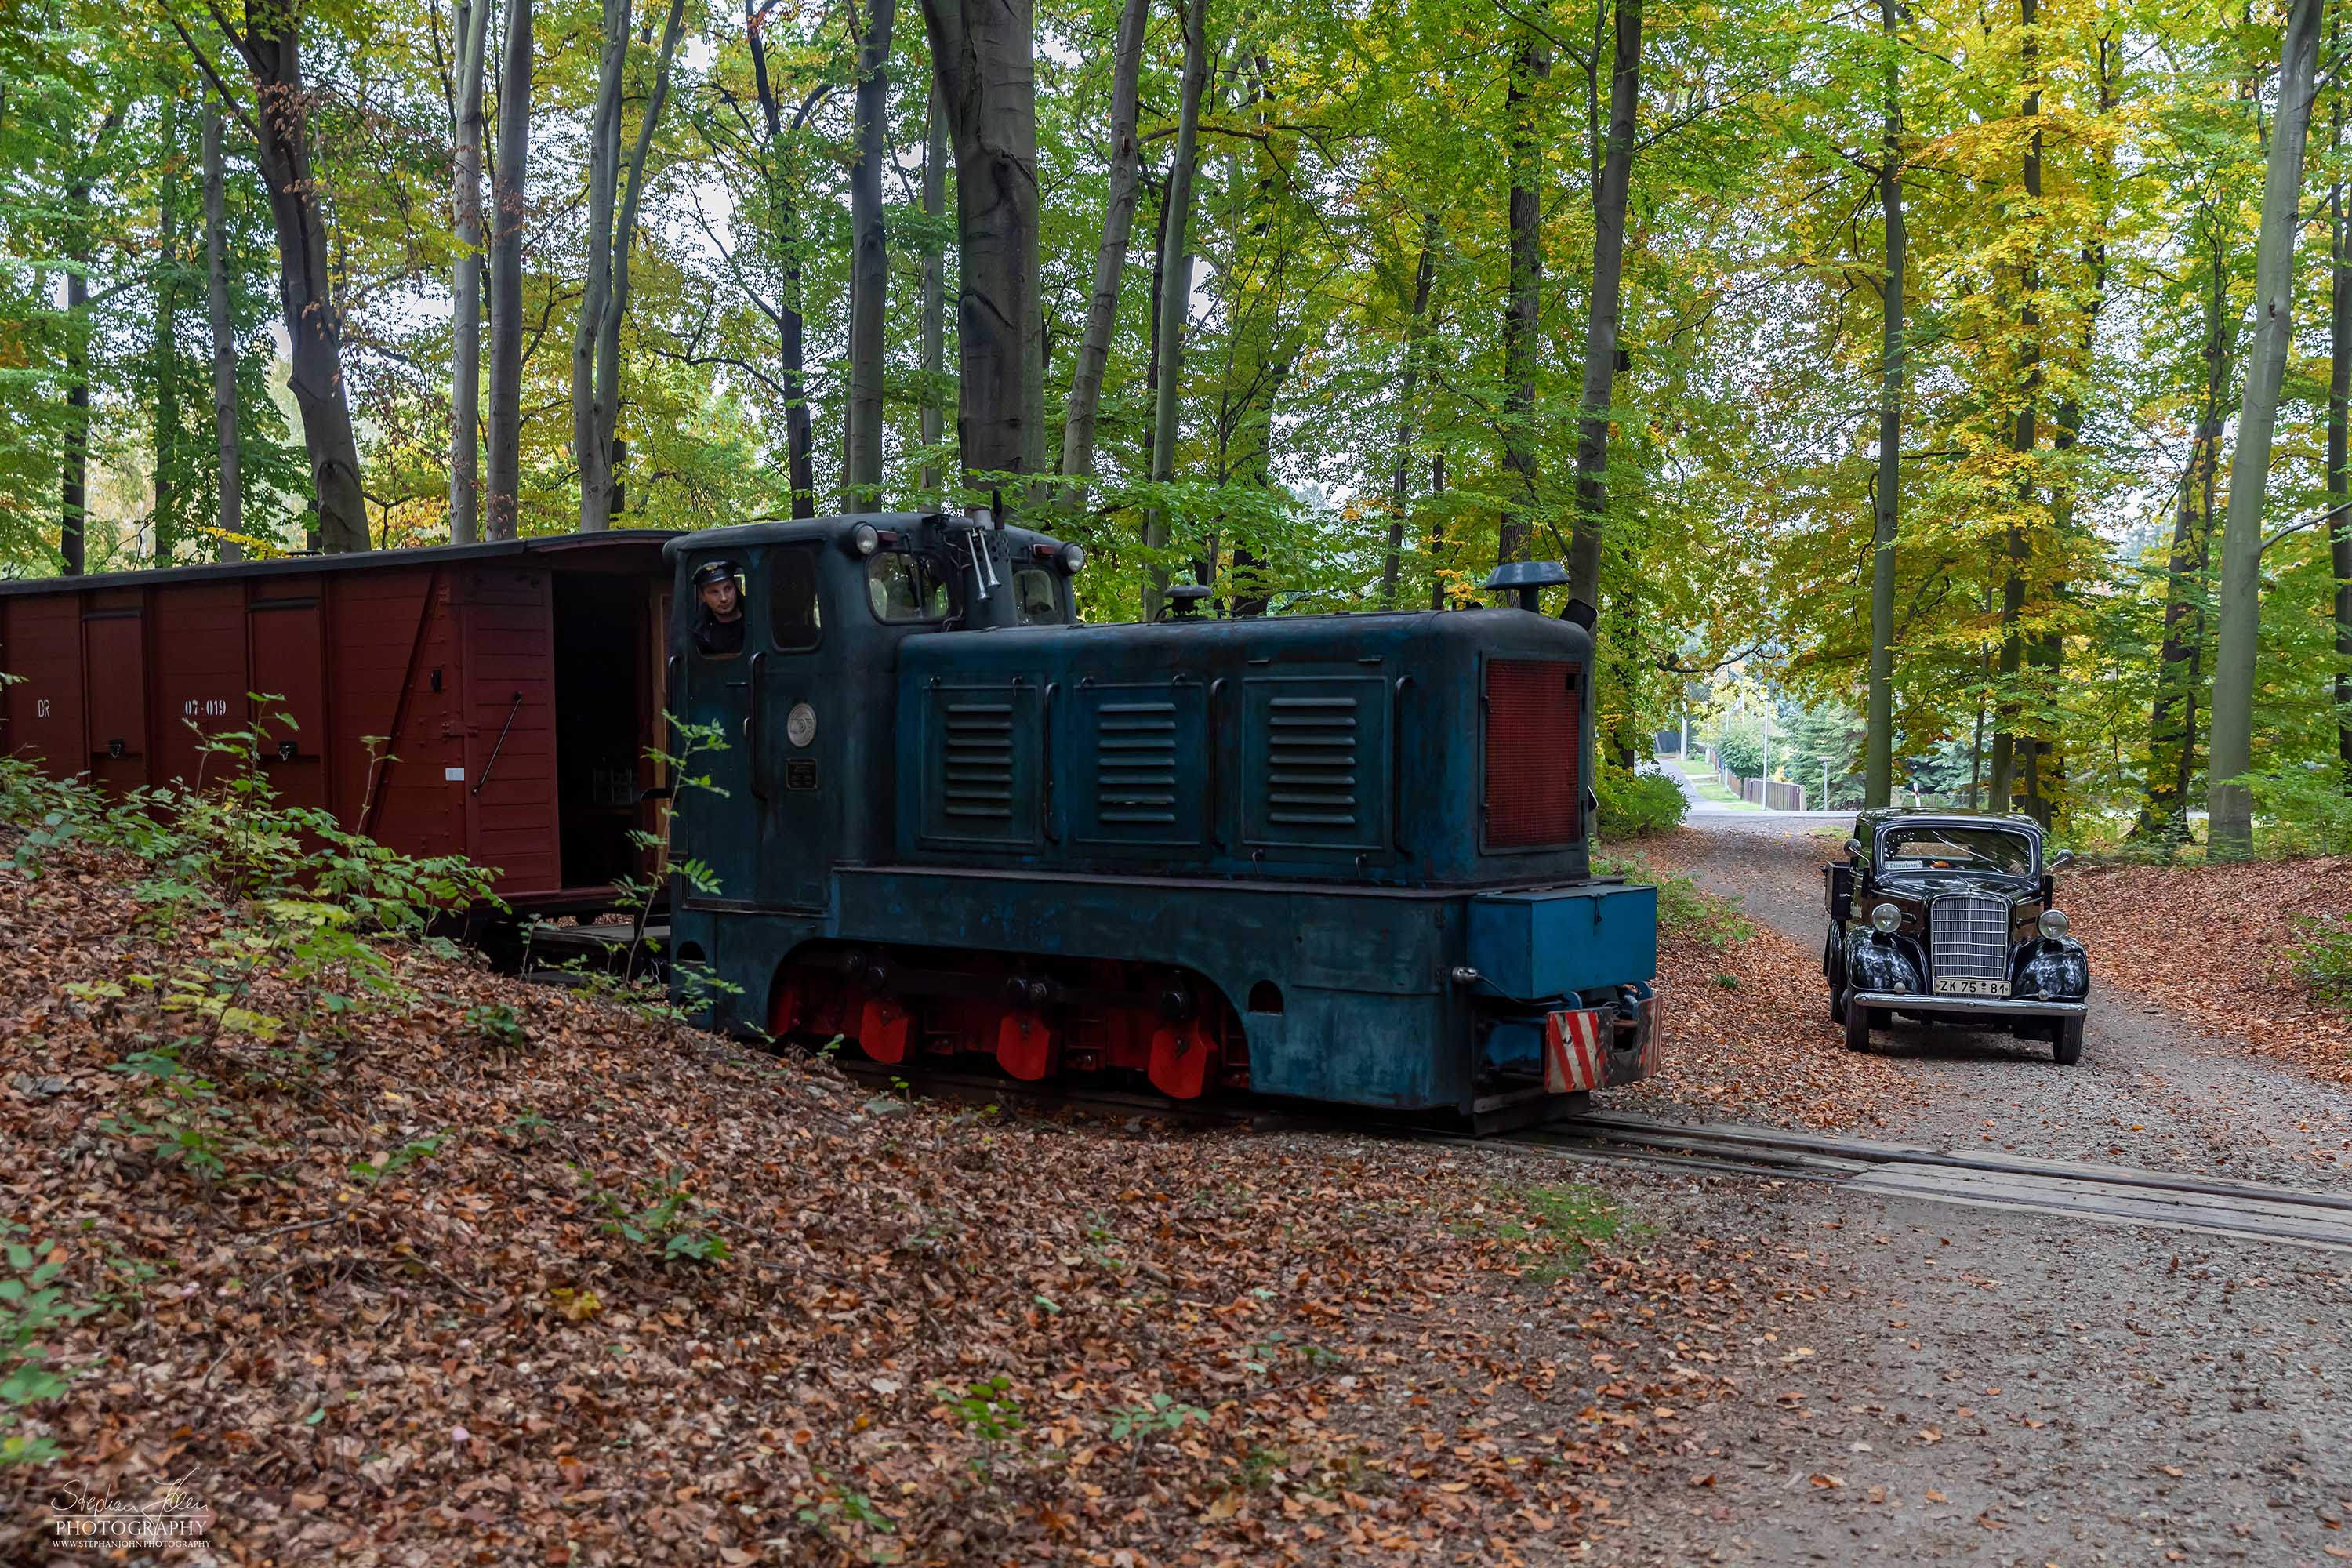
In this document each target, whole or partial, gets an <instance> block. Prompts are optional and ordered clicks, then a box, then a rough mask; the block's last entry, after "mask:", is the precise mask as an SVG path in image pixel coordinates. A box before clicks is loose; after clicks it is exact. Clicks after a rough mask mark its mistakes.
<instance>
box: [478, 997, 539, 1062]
mask: <svg viewBox="0 0 2352 1568" xmlns="http://www.w3.org/2000/svg"><path fill="white" fill-rule="evenodd" d="M466 1030H467V1033H468V1034H471V1035H472V1036H474V1037H476V1038H477V1039H479V1040H481V1041H483V1042H484V1043H485V1044H488V1045H493V1046H498V1047H501V1048H503V1049H506V1050H514V1049H517V1048H519V1047H522V1046H524V1045H527V1044H529V1043H530V1030H529V1029H527V1028H525V1027H523V1022H522V1018H521V1016H520V1015H518V1014H517V1013H516V1012H515V1010H514V1009H513V1008H512V1007H510V1006H509V1005H507V1004H505V1003H504V1002H485V1003H481V1004H479V1005H476V1006H472V1007H468V1008H467V1009H466Z"/></svg>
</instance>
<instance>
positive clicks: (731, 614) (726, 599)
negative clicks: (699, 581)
mask: <svg viewBox="0 0 2352 1568" xmlns="http://www.w3.org/2000/svg"><path fill="white" fill-rule="evenodd" d="M702 607H703V608H704V609H706V610H709V612H710V618H711V619H712V620H715V621H732V620H736V619H739V618H740V617H741V616H742V614H743V590H742V589H741V588H740V587H739V586H738V585H737V584H736V582H735V579H734V578H732V577H714V578H713V579H711V580H710V581H709V582H708V583H705V584H703V585H702Z"/></svg>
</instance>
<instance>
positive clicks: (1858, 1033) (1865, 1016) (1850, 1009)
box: [1841, 993, 1870, 1051]
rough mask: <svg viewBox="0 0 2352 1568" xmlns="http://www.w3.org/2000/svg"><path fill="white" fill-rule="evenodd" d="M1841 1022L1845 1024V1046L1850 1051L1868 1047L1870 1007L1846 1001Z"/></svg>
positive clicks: (1863, 1049) (1864, 1049)
mask: <svg viewBox="0 0 2352 1568" xmlns="http://www.w3.org/2000/svg"><path fill="white" fill-rule="evenodd" d="M1841 994H1842V993H1841ZM1843 1023H1844V1025H1845V1048H1846V1049H1847V1050H1850V1051H1866V1050H1868V1049H1870V1009H1869V1008H1867V1007H1865V1006H1864V1005H1861V1004H1860V1003H1858V1002H1853V1001H1848V1002H1846V1004H1845V1017H1844V1019H1843Z"/></svg>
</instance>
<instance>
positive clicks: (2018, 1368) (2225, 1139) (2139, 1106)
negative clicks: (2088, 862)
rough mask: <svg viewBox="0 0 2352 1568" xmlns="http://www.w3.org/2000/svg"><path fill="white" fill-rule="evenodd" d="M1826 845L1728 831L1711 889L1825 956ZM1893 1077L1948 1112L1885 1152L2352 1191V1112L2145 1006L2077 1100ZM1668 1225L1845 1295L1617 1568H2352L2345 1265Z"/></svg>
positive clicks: (1918, 1066) (1823, 1311)
mask: <svg viewBox="0 0 2352 1568" xmlns="http://www.w3.org/2000/svg"><path fill="white" fill-rule="evenodd" d="M1702 826H1703V829H1704V832H1705V834H1706V837H1705V839H1704V841H1703V850H1702V853H1701V855H1700V857H1699V858H1698V859H1697V861H1696V863H1695V864H1693V865H1692V866H1691V867H1690V869H1691V870H1693V872H1694V873H1695V874H1696V875H1697V877H1698V879H1699V880H1700V882H1701V884H1702V885H1703V886H1705V887H1707V888H1708V889H1712V890H1715V891H1717V892H1726V893H1738V894H1739V895H1740V896H1741V897H1742V899H1743V900H1745V903H1746V905H1747V907H1748V910H1749V911H1750V912H1751V913H1752V914H1754V915H1755V916H1756V917H1757V918H1759V919H1760V920H1762V921H1767V922H1769V924H1771V925H1773V926H1775V927H1778V928H1779V929H1780V930H1782V931H1786V932H1788V933H1789V934H1790V935H1791V936H1792V937H1795V938H1798V939H1799V940H1800V941H1801V942H1805V943H1806V944H1807V945H1806V949H1805V951H1807V952H1811V951H1812V949H1813V948H1814V947H1816V946H1818V944H1819V942H1820V941H1821V937H1822V923H1823V922H1822V916H1821V914H1820V903H1821V890H1820V889H1821V881H1820V872H1819V866H1820V864H1821V862H1822V860H1823V859H1825V858H1827V854H1828V850H1829V847H1830V843H1831V842H1832V841H1830V840H1824V839H1822V838H1817V837H1807V834H1808V832H1809V830H1811V829H1815V828H1817V827H1818V826H1820V824H1819V823H1818V822H1817V821H1816V822H1800V823H1790V822H1789V821H1787V820H1785V819H1776V818H1774V817H1769V816H1735V815H1733V814H1729V813H1725V814H1722V815H1719V816H1709V817H1708V818H1706V820H1705V821H1704V823H1703V825H1702ZM2062 903H2063V888H2062ZM2096 965H2097V955H2096V954H2093V971H2094V973H2096ZM1669 1048H1671V1047H1669ZM1877 1048H1878V1049H1880V1050H1882V1051H1885V1052H1887V1053H1889V1054H1891V1055H1894V1056H1895V1057H1896V1058H1898V1059H1901V1060H1903V1061H1905V1062H1906V1063H1908V1064H1910V1065H1911V1068H1912V1070H1914V1071H1916V1073H1917V1074H1918V1075H1919V1079H1920V1081H1921V1084H1922V1087H1923V1088H1924V1089H1927V1093H1928V1099H1929V1104H1928V1107H1927V1109H1926V1110H1924V1111H1922V1112H1921V1113H1920V1114H1919V1115H1918V1117H1917V1119H1916V1122H1915V1123H1914V1124H1913V1125H1909V1126H1906V1127H1900V1128H1894V1129H1888V1130H1886V1131H1884V1132H1881V1133H1877V1134H1874V1135H1875V1136H1879V1137H1885V1138H1889V1139H1895V1138H1900V1139H1903V1140H1907V1141H1910V1142H1921V1143H1928V1144H1937V1145H1942V1146H1948V1147H1954V1148H1963V1149H1965V1148H1971V1147H1973V1148H1977V1149H1984V1148H1987V1147H1997V1148H2001V1149H2008V1150H2013V1151H2015V1152H2020V1153H2026V1154H2035V1155H2046V1156H2051V1157H2055V1158H2063V1159H2081V1160H2093V1161H2098V1162H2102V1163H2117V1164H2130V1165H2144V1166H2153V1167H2158V1168H2166V1169H2175V1170H2182V1171H2192V1172H2210V1173H2216V1174H2224V1175H2228V1176H2231V1177H2235V1178H2240V1179H2257V1180H2263V1179H2268V1180H2288V1181H2294V1182H2298V1183H2301V1184H2314V1185H2326V1186H2335V1187H2347V1188H2352V1097H2347V1095H2345V1094H2344V1093H2343V1092H2342V1091H2341V1090H2339V1089H2334V1088H2332V1087H2329V1086H2324V1085H2320V1084H2316V1083H2314V1082H2313V1081H2311V1080H2309V1079H2304V1078H2302V1077H2300V1076H2299V1075H2297V1074H2294V1072H2293V1071H2291V1070H2290V1069H2287V1068H2281V1067H2275V1066H2273V1065H2271V1064H2269V1063H2266V1062H2264V1061H2263V1060H2262V1059H2260V1058H2252V1057H2249V1056H2248V1055H2247V1054H2246V1053H2245V1051H2244V1048H2243V1047H2242V1046H2238V1045H2233V1044H2231V1042H2230V1041H2228V1040H2226V1039H2220V1038H2207V1037H2200V1036H2199V1035H2197V1034H2196V1033H2195V1032H2193V1031H2189V1030H2186V1029H2182V1028H2181V1027H2179V1026H2178V1025H2177V1024H2174V1023H2173V1022H2171V1021H2170V1020H2169V1019H2168V1018H2166V1017H2164V1016H2161V1015H2158V1014H2156V1013H2153V1012H2151V1011H2149V1010H2147V1009H2145V1008H2142V1007H2139V1006H2137V1005H2135V1004H2133V1003H2132V1002H2131V1001H2130V1000H2129V999H2128V998H2126V997H2121V996H2117V995H2115V994H2101V995H2099V996H2097V998H2096V1000H2095V1005H2094V1010H2093V1015H2092V1020H2091V1026H2090V1031H2089V1036H2088V1045H2087V1047H2086V1049H2085V1051H2084V1058H2083V1060H2082V1062H2081V1063H2080V1064H2079V1065H2078V1066H2077V1067H2075V1068H2072V1069H2068V1068H2059V1067H2057V1066H2055V1065H2054V1064H2053V1062H2052V1061H2051V1060H2050V1058H2049V1056H2048V1048H2047V1047H2026V1046H2023V1045H2021V1044H2018V1043H2017V1042H2013V1041H2009V1040H2007V1039H2006V1038H2005V1037H1991V1036H1980V1035H1972V1034H1963V1033H1959V1032H1956V1031H1955V1032H1939V1031H1931V1030H1925V1029H1920V1030H1903V1031H1896V1032H1894V1033H1892V1034H1890V1035H1886V1036H1882V1037H1881V1039H1880V1044H1879V1046H1878V1047H1877ZM1658 1223H1660V1224H1661V1226H1662V1227H1664V1226H1692V1227H1702V1226H1703V1227H1705V1228H1706V1229H1707V1230H1708V1231H1709V1232H1710V1233H1711V1234H1714V1235H1717V1236H1718V1237H1721V1236H1725V1235H1729V1236H1732V1237H1748V1238H1750V1239H1752V1240H1753V1242H1754V1243H1755V1244H1756V1245H1758V1246H1759V1247H1769V1248H1772V1249H1775V1250H1777V1251H1779V1252H1781V1253H1783V1254H1785V1255H1788V1256H1790V1257H1792V1258H1794V1257H1802V1258H1805V1259H1807V1260H1809V1261H1810V1262H1811V1264H1812V1265H1813V1267H1814V1268H1815V1270H1816V1278H1817V1279H1818V1280H1819V1281H1820V1284H1821V1286H1822V1294H1821V1297H1820V1299H1819V1300H1816V1301H1814V1302H1812V1303H1811V1304H1810V1308H1809V1310H1804V1311H1801V1312H1799V1313H1798V1314H1796V1315H1795V1317H1794V1318H1793V1320H1791V1322H1792V1324H1793V1329H1792V1328H1791V1327H1785V1326H1784V1327H1783V1328H1782V1329H1781V1330H1780V1334H1779V1337H1778V1338H1771V1337H1769V1336H1766V1337H1759V1338H1757V1339H1755V1340H1753V1341H1751V1342H1750V1343H1749V1344H1748V1347H1747V1354H1748V1361H1747V1364H1746V1365H1745V1366H1744V1367H1743V1368H1741V1369H1740V1370H1741V1371H1742V1372H1743V1373H1745V1376H1744V1377H1743V1379H1742V1385H1741V1390H1740V1392H1739V1394H1738V1395H1737V1396H1735V1397H1733V1398H1731V1399H1729V1400H1727V1401H1723V1402H1719V1403H1717V1404H1715V1405H1710V1406H1707V1407H1706V1408H1705V1410H1704V1411H1703V1412H1702V1413H1701V1415H1700V1419H1699V1421H1698V1424H1697V1426H1696V1430H1695V1433H1694V1436H1693V1437H1692V1439H1691V1441H1690V1443H1689V1444H1688V1451H1687V1454H1686V1459H1687V1466H1686V1469H1685V1472H1684V1473H1683V1474H1681V1475H1664V1476H1657V1477H1654V1478H1653V1479H1652V1482H1651V1484H1650V1485H1648V1486H1646V1487H1645V1488H1643V1489H1641V1491H1640V1492H1639V1493H1638V1494H1637V1495H1634V1496H1633V1497H1630V1498H1629V1499H1628V1500H1627V1503H1628V1507H1627V1510H1626V1519H1627V1526H1626V1528H1624V1529H1623V1530H1622V1531H1621V1532H1620V1533H1619V1534H1618V1535H1617V1536H1616V1537H1615V1538H1614V1540H1613V1542H1612V1544H1611V1545H1610V1546H1609V1547H1608V1548H1607V1549H1606V1550H1605V1551H1604V1552H1602V1553H1601V1558H1602V1560H1604V1561H1610V1562H1617V1563H1628V1564H1634V1563H1640V1564H1649V1563H1753V1564H1780V1563H1816V1562H1818V1563H1870V1562H1895V1561H1904V1562H1907V1563H1919V1564H1932V1565H1944V1564H1961V1563H1967V1564H1979V1563H1981V1564H2011V1563H2016V1564H2025V1565H2040V1564H2050V1563H2055V1564H2061V1565H2065V1568H2072V1565H2074V1564H2081V1563H2250V1564H2261V1565H2263V1568H2269V1565H2272V1564H2281V1565H2285V1564H2297V1565H2300V1564H2309V1565H2311V1568H2335V1565H2336V1564H2338V1563H2345V1562H2347V1561H2352V1258H2347V1256H2345V1255H2342V1254H2336V1253H2328V1252H2319V1251H2309V1250H2301V1249H2294V1248H2288V1247H2263V1246H2257V1245H2252V1244H2248V1243H2242V1242H2236V1241H2231V1240H2225V1239H2220V1238H2214V1237H2206V1236H2202V1235H2195V1234H2188V1233H2181V1232H2173V1231H2154V1230H2136V1229H2129V1228H2121V1227H2116V1226H2099V1225H2089V1224H2078V1223H2074V1222H2071V1221H2067V1220H2063V1219H2057V1218H2050V1217H2044V1216H2041V1215H2029V1214H2015V1213H2004V1212H1998V1211H1989V1210H1984V1209H1975V1208H1963V1207H1955V1206H1949V1205H1940V1204H1934V1203H1928V1202H1925V1201H1920V1200H1913V1199H1903V1198H1893V1199H1888V1198H1879V1197H1874V1196H1870V1195H1867V1194H1859V1193H1850V1192H1843V1191H1841V1190H1839V1189H1837V1188H1822V1187H1805V1186H1799V1185H1789V1186H1783V1187H1773V1186H1770V1185H1769V1184H1755V1183H1740V1184H1709V1188H1708V1195H1707V1196H1706V1199H1705V1200H1704V1202H1702V1203H1698V1204H1695V1205H1688V1206H1685V1208H1684V1209H1683V1210H1682V1211H1681V1212H1679V1213H1676V1214H1675V1215H1672V1216H1670V1217H1666V1216H1662V1217H1661V1219H1660V1220H1659V1222H1658Z"/></svg>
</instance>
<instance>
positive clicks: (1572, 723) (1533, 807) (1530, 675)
mask: <svg viewBox="0 0 2352 1568" xmlns="http://www.w3.org/2000/svg"><path fill="white" fill-rule="evenodd" d="M1579 675H1580V670H1579V669H1578V668H1577V667H1576V666H1575V665H1573V664H1570V663H1569V662H1567V661H1566V660H1563V659H1550V658H1497V659H1489V660H1488V661H1487V663H1486V843H1487V845H1488V846H1489V847H1494V848H1502V849H1519V848H1528V847H1534V846H1538V845H1549V844H1572V843H1574V842H1575V841H1576V840H1577V839H1579V838H1580V837H1582V836H1583V809H1582V805H1583V803H1582V801H1581V800H1580V798H1579V780H1580V775H1581V773H1582V768H1581V765H1580V763H1581V759H1580V757H1579V755H1578V747H1579V746H1580V743H1581V741H1582V737H1583V729H1582V726H1581V724H1580V717H1581V716H1580V713H1579V712H1578V691H1577V678H1578V676H1579Z"/></svg>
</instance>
